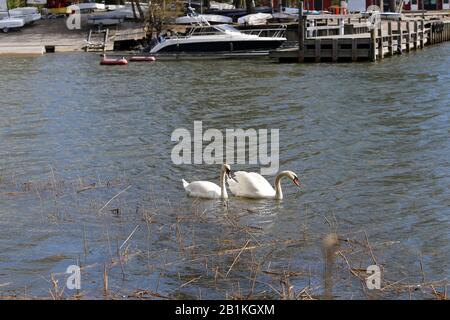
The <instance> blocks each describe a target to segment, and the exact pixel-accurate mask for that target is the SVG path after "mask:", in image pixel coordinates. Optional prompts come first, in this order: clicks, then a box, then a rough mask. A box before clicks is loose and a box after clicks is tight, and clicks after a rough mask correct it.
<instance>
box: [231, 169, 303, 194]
mask: <svg viewBox="0 0 450 320" xmlns="http://www.w3.org/2000/svg"><path fill="white" fill-rule="evenodd" d="M283 177H288V178H289V179H291V180H292V182H293V183H294V184H295V185H297V186H299V187H300V180H299V179H298V177H297V175H296V174H295V173H294V172H292V171H282V172H280V173H279V174H278V175H277V176H276V178H275V190H274V189H273V187H272V186H271V185H270V183H269V182H268V181H267V180H266V179H265V178H264V177H263V176H262V175H260V174H259V173H256V172H246V171H238V172H236V173H235V176H234V179H231V178H230V179H228V181H227V182H228V186H229V187H230V190H231V193H233V194H234V195H235V196H237V197H245V198H254V199H257V198H269V199H278V200H279V199H283V192H282V191H281V179H282V178H283Z"/></svg>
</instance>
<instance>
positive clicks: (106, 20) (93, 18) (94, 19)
mask: <svg viewBox="0 0 450 320" xmlns="http://www.w3.org/2000/svg"><path fill="white" fill-rule="evenodd" d="M124 19H125V14H120V13H118V12H115V11H114V12H111V13H107V14H91V15H89V16H88V19H87V22H88V24H92V25H96V26H113V25H117V24H120V23H122V22H123V20H124Z"/></svg>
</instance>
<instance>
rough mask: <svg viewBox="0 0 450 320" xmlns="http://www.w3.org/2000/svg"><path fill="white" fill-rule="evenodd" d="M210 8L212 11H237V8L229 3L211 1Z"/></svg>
mask: <svg viewBox="0 0 450 320" xmlns="http://www.w3.org/2000/svg"><path fill="white" fill-rule="evenodd" d="M209 8H210V9H212V10H227V9H235V6H234V5H232V4H229V3H223V2H216V1H210V2H209Z"/></svg>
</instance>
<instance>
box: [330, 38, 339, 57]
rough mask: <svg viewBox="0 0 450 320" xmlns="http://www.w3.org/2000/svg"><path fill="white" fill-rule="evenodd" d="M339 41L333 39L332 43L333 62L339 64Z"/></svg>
mask: <svg viewBox="0 0 450 320" xmlns="http://www.w3.org/2000/svg"><path fill="white" fill-rule="evenodd" d="M338 50H339V39H337V38H333V40H332V42H331V60H332V61H333V62H337V61H338V59H339V51H338Z"/></svg>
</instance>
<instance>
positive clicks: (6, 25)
mask: <svg viewBox="0 0 450 320" xmlns="http://www.w3.org/2000/svg"><path fill="white" fill-rule="evenodd" d="M24 25H25V21H24V20H23V19H21V18H6V19H1V20H0V30H2V31H3V32H5V33H6V32H8V31H9V30H10V29H16V28H22V27H23V26H24Z"/></svg>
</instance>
